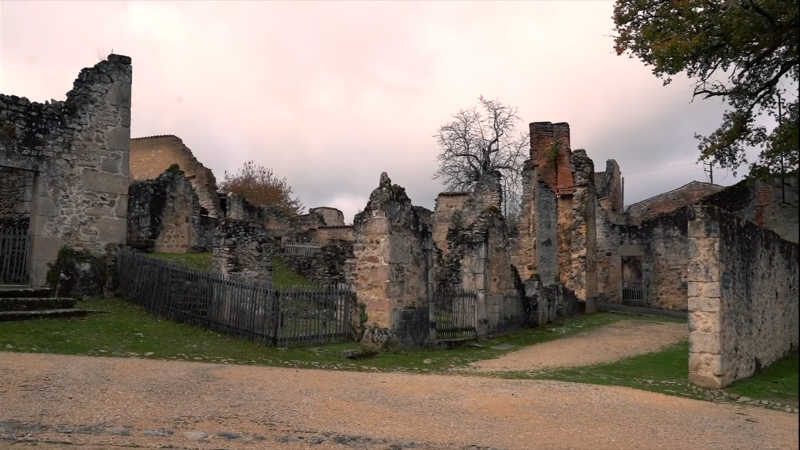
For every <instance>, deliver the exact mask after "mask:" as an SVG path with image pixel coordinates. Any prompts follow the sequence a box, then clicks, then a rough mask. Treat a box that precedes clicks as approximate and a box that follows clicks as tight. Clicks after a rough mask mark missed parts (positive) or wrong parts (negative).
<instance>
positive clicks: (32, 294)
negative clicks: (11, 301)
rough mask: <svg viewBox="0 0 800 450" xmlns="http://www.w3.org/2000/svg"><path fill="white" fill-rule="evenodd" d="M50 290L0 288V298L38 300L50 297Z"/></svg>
mask: <svg viewBox="0 0 800 450" xmlns="http://www.w3.org/2000/svg"><path fill="white" fill-rule="evenodd" d="M51 295H53V290H52V289H50V288H32V287H30V286H0V298H40V297H50V296H51Z"/></svg>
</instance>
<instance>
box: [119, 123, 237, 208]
mask: <svg viewBox="0 0 800 450" xmlns="http://www.w3.org/2000/svg"><path fill="white" fill-rule="evenodd" d="M130 164H131V181H143V180H152V179H155V178H157V177H158V176H159V175H161V174H162V173H164V171H165V170H167V169H168V168H169V167H170V166H171V165H173V164H177V165H179V166H180V168H181V170H183V171H184V172H185V173H186V178H187V179H189V180H190V181H191V182H192V186H194V189H195V191H196V193H197V197H198V199H199V200H200V206H202V207H203V209H205V210H206V212H207V214H208V215H209V216H210V217H216V218H219V219H222V218H223V217H224V215H223V214H222V211H221V209H220V204H219V198H218V196H217V179H216V178H215V177H214V174H213V173H212V172H211V170H210V169H208V168H206V167H205V166H204V165H203V164H202V163H200V162H199V161H198V160H197V158H195V156H194V155H193V154H192V151H191V150H190V149H189V147H187V146H186V145H185V144H184V143H183V141H182V140H181V139H180V138H179V137H177V136H173V135H166V136H150V137H142V138H135V139H131V162H130Z"/></svg>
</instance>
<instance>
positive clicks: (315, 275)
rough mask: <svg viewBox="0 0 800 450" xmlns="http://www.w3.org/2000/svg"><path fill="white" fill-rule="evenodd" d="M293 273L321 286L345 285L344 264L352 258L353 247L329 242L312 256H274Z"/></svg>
mask: <svg viewBox="0 0 800 450" xmlns="http://www.w3.org/2000/svg"><path fill="white" fill-rule="evenodd" d="M276 256H277V257H278V259H280V261H281V262H283V263H284V264H286V265H287V266H288V267H289V268H291V269H292V270H293V271H294V272H296V273H298V274H299V275H302V276H303V277H305V278H306V279H308V280H310V281H313V282H314V283H317V284H319V285H322V286H335V285H339V284H343V283H347V279H346V277H345V262H346V261H347V260H348V259H350V258H352V257H353V245H352V243H351V242H348V241H337V242H331V243H329V244H328V245H325V246H323V247H322V248H320V251H319V252H317V253H315V254H314V255H308V256H305V255H287V254H285V253H278V254H277V255H276Z"/></svg>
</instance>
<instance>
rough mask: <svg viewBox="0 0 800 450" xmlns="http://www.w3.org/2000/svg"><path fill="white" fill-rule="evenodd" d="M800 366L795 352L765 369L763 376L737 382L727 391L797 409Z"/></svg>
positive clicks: (799, 393)
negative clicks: (784, 404)
mask: <svg viewBox="0 0 800 450" xmlns="http://www.w3.org/2000/svg"><path fill="white" fill-rule="evenodd" d="M798 364H800V358H798V353H797V352H794V353H792V354H791V355H789V356H786V357H785V358H782V359H780V360H778V361H775V362H774V363H772V364H771V365H770V366H768V367H766V368H764V370H763V371H762V372H761V374H759V375H757V376H754V377H750V378H745V379H743V380H738V381H735V382H734V383H733V384H731V385H730V386H728V387H727V388H725V390H726V391H729V392H733V393H734V394H739V395H743V396H745V397H750V398H753V399H759V400H773V401H777V402H781V403H787V404H790V405H792V406H794V407H795V408H797V405H798V397H800V388H799V387H798V385H800V378H799V377H798V371H799V369H798V367H799V366H798ZM790 400H791V401H790Z"/></svg>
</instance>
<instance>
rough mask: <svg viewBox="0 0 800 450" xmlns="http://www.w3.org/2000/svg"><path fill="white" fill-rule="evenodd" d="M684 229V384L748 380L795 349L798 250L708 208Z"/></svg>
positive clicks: (799, 335) (798, 335) (695, 212)
mask: <svg viewBox="0 0 800 450" xmlns="http://www.w3.org/2000/svg"><path fill="white" fill-rule="evenodd" d="M691 212H692V216H691V220H690V222H689V229H688V232H689V249H690V255H689V260H690V263H689V270H688V278H689V282H688V290H689V343H690V347H689V352H690V353H689V380H690V381H691V382H692V383H694V384H697V385H700V386H703V387H708V388H720V387H723V386H727V385H729V384H730V383H732V382H733V381H735V380H738V379H741V378H746V377H749V376H752V375H755V374H757V373H759V372H760V371H761V369H762V368H763V367H766V366H768V365H770V364H772V363H773V362H775V360H777V359H779V358H781V357H782V356H784V355H786V354H787V353H789V352H791V351H795V350H797V348H798V341H799V340H800V328H799V327H798V321H800V316H799V315H798V314H799V313H800V310H798V246H797V244H794V243H791V242H788V241H785V240H783V239H781V238H780V237H779V236H778V235H777V234H775V233H773V232H771V231H768V230H764V229H762V228H759V227H758V226H756V225H755V224H753V223H750V222H746V221H743V220H741V219H739V218H738V217H736V216H735V215H733V214H731V213H728V212H725V211H723V210H720V209H719V208H717V207H713V206H693V207H692V208H691Z"/></svg>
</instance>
